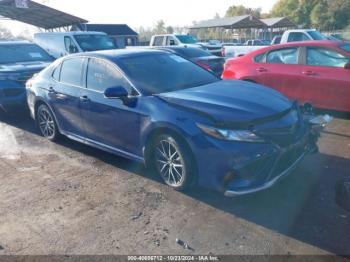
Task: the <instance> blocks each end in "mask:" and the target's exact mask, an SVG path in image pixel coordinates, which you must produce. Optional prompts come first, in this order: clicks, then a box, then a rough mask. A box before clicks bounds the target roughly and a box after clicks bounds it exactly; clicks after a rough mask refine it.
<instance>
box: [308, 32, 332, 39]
mask: <svg viewBox="0 0 350 262" xmlns="http://www.w3.org/2000/svg"><path fill="white" fill-rule="evenodd" d="M308 34H309V35H310V36H311V37H312V39H313V40H327V37H326V36H324V35H322V34H321V33H320V32H318V31H308Z"/></svg>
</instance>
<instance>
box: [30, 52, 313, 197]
mask: <svg viewBox="0 0 350 262" xmlns="http://www.w3.org/2000/svg"><path fill="white" fill-rule="evenodd" d="M27 101H28V105H29V108H30V111H31V114H32V117H33V118H34V119H35V120H36V122H37V124H38V126H39V129H40V131H41V133H42V135H43V136H45V137H46V138H48V139H49V140H52V141H54V140H56V139H58V138H59V137H60V136H61V135H65V136H67V137H69V138H71V139H73V140H76V141H79V142H82V143H85V144H88V145H90V146H93V147H96V148H99V149H102V150H105V151H108V152H111V153H113V154H117V155H120V156H123V157H126V158H129V159H132V160H135V161H139V162H142V163H145V164H146V166H148V167H149V168H152V169H153V170H154V171H155V172H156V173H157V174H158V175H159V176H161V177H162V178H163V180H164V182H165V183H166V184H167V185H169V186H171V187H173V188H174V189H177V190H184V189H188V188H190V187H192V186H194V185H200V186H204V187H207V188H211V189H215V190H218V191H221V192H223V193H224V194H225V195H226V196H237V195H244V194H247V193H253V192H257V191H260V190H263V189H266V188H268V187H271V186H272V185H273V184H275V183H276V182H277V181H279V180H280V179H281V178H282V177H284V176H286V175H287V174H288V173H290V171H291V170H292V169H294V168H295V167H296V166H297V165H298V163H299V162H300V161H301V160H302V159H303V158H304V157H305V156H306V155H307V154H309V153H311V152H315V151H316V150H317V146H316V142H317V138H318V134H317V132H315V131H314V129H313V128H312V127H311V125H310V124H309V122H308V121H307V120H306V119H305V117H304V115H303V113H302V112H301V111H300V109H299V107H298V105H297V104H296V103H294V102H291V101H290V100H288V99H287V98H286V97H284V96H283V95H281V94H280V93H278V92H276V91H274V90H272V89H269V88H265V87H263V86H259V85H256V84H253V83H248V82H241V81H224V80H220V79H218V78H217V77H216V76H214V75H213V74H211V73H210V72H208V71H206V70H204V69H203V68H201V67H200V66H198V65H196V64H194V63H192V62H190V61H188V60H186V59H184V58H182V57H180V56H177V55H175V54H170V53H168V52H164V51H159V50H117V51H102V52H92V53H84V54H76V55H72V56H68V57H64V58H61V59H59V60H57V61H56V62H54V63H53V64H52V65H50V66H49V67H48V68H46V69H45V70H43V71H42V72H41V73H40V74H38V75H37V76H35V78H33V79H31V80H30V81H28V83H27Z"/></svg>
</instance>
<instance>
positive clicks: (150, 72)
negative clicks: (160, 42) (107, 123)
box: [118, 53, 219, 95]
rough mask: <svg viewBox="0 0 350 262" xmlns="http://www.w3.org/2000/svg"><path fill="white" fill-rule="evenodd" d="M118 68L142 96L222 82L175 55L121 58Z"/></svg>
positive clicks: (146, 55)
mask: <svg viewBox="0 0 350 262" xmlns="http://www.w3.org/2000/svg"><path fill="white" fill-rule="evenodd" d="M118 64H119V66H120V67H121V68H122V70H123V71H124V72H125V73H126V74H127V75H128V77H129V78H130V79H131V81H133V82H134V83H135V84H136V85H137V86H138V88H139V89H140V91H141V92H143V93H145V94H147V95H151V94H160V93H166V92H172V91H177V90H182V89H186V88H192V87H196V86H201V85H206V84H210V83H214V82H217V81H219V79H218V78H216V77H215V76H214V75H212V74H211V73H209V72H208V71H206V70H205V69H203V68H201V67H200V66H197V65H195V64H194V63H192V62H190V61H188V60H186V59H184V58H182V57H180V56H177V55H174V54H159V53H158V54H154V53H152V54H143V55H138V56H133V57H125V58H121V59H120V60H119V61H118Z"/></svg>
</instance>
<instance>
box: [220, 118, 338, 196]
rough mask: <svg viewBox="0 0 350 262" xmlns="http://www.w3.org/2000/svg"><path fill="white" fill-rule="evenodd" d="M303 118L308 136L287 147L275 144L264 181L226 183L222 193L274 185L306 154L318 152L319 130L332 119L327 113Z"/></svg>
mask: <svg viewBox="0 0 350 262" xmlns="http://www.w3.org/2000/svg"><path fill="white" fill-rule="evenodd" d="M304 120H305V122H306V123H308V124H309V125H310V134H309V136H308V137H304V139H303V140H301V141H299V143H297V144H295V145H291V146H289V147H287V148H281V147H278V146H277V148H276V150H277V151H278V154H277V156H276V158H275V159H274V160H273V164H272V166H271V169H270V171H269V172H268V175H267V177H266V180H265V182H264V183H260V184H259V185H255V186H253V187H252V186H250V187H247V188H235V189H233V188H234V187H231V189H230V186H229V185H228V186H227V189H226V190H224V195H225V196H227V197H236V196H242V195H246V194H251V193H256V192H259V191H263V190H266V189H268V188H270V187H272V186H274V185H275V184H276V183H278V182H279V181H280V180H282V179H283V178H284V177H286V176H288V175H289V174H290V173H291V172H292V171H293V170H294V169H295V168H296V167H297V166H298V165H299V163H300V162H301V161H302V160H303V159H304V158H305V157H306V156H307V155H309V154H313V153H316V152H318V147H317V141H318V138H319V137H320V134H321V131H322V130H323V129H324V128H325V127H326V126H327V125H328V124H329V123H330V122H331V121H332V117H330V116H328V115H325V116H314V115H308V116H306V117H305V118H304ZM286 159H287V160H286ZM286 163H288V164H286ZM281 167H283V168H281ZM236 172H237V173H236ZM236 172H233V173H232V177H234V176H235V174H238V173H239V172H240V171H236Z"/></svg>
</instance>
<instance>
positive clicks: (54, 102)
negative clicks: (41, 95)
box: [48, 57, 85, 136]
mask: <svg viewBox="0 0 350 262" xmlns="http://www.w3.org/2000/svg"><path fill="white" fill-rule="evenodd" d="M84 64H85V59H84V58H81V57H76V58H69V59H66V60H64V61H63V62H62V64H61V65H60V66H58V67H57V68H56V69H55V71H54V73H53V75H52V77H53V78H54V80H55V81H52V84H51V86H50V87H49V93H48V96H49V99H50V104H51V106H52V109H53V111H54V113H55V116H56V118H57V120H58V122H59V125H60V128H61V129H62V130H63V131H65V132H68V133H70V134H75V135H79V136H81V135H83V132H84V131H83V126H82V121H81V116H80V109H79V104H80V100H79V97H80V93H81V88H82V85H83V84H82V83H83V82H82V75H83V70H84Z"/></svg>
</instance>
